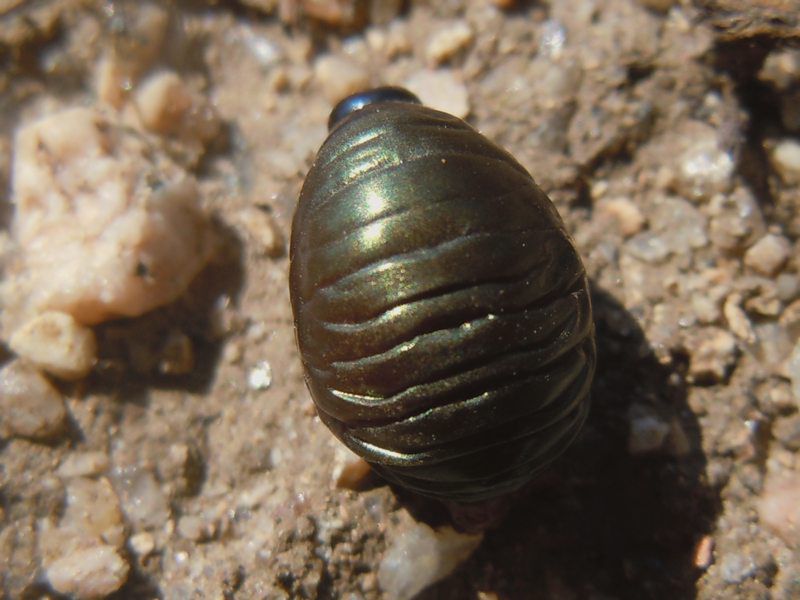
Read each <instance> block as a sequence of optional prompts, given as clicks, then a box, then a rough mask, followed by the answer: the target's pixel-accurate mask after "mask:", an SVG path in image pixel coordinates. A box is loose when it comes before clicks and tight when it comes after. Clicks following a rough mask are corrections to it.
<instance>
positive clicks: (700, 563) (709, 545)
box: [693, 535, 714, 571]
mask: <svg viewBox="0 0 800 600" xmlns="http://www.w3.org/2000/svg"><path fill="white" fill-rule="evenodd" d="M713 560H714V538H712V537H711V536H710V535H704V536H703V537H702V538H700V541H699V542H698V543H697V546H695V549H694V561H693V562H694V566H695V567H697V568H698V569H702V570H704V571H705V570H706V569H708V567H710V566H711V563H712V562H713Z"/></svg>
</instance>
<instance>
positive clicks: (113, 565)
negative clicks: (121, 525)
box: [44, 545, 130, 599]
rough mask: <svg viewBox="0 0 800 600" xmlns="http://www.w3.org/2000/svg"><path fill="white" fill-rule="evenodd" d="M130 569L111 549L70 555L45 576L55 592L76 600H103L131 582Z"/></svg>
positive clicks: (99, 547)
mask: <svg viewBox="0 0 800 600" xmlns="http://www.w3.org/2000/svg"><path fill="white" fill-rule="evenodd" d="M129 571H130V566H129V565H128V563H127V562H125V561H124V560H123V559H122V557H121V556H120V555H119V552H118V551H117V549H116V548H114V547H113V546H110V545H97V546H92V547H90V548H85V549H80V550H77V551H75V552H72V553H70V554H69V555H67V556H64V557H62V558H60V559H58V560H55V561H53V562H51V563H50V564H48V565H47V567H46V568H45V572H44V575H45V577H46V578H47V581H48V582H49V583H50V585H51V586H53V589H54V590H56V591H57V592H59V593H60V594H66V595H69V596H72V597H74V598H79V599H82V598H87V599H88V598H104V597H105V596H108V595H109V594H111V593H113V592H115V591H117V590H118V589H119V588H121V587H122V585H123V584H124V583H125V581H126V580H127V579H128V572H129Z"/></svg>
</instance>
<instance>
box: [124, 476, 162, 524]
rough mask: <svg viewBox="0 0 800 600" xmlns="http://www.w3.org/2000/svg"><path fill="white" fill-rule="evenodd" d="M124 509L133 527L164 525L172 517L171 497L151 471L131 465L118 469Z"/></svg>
mask: <svg viewBox="0 0 800 600" xmlns="http://www.w3.org/2000/svg"><path fill="white" fill-rule="evenodd" d="M115 476H116V477H115V481H116V484H117V489H118V490H119V495H120V500H121V503H122V509H123V511H125V516H126V517H127V518H128V520H129V521H130V523H131V524H132V525H133V527H134V529H137V530H140V529H152V530H155V529H161V528H162V527H164V524H165V523H166V522H167V521H168V520H169V517H170V507H169V501H168V499H167V497H166V495H165V494H164V491H163V490H162V489H161V486H160V485H159V483H158V481H156V478H155V476H154V475H153V473H152V472H150V471H149V470H147V469H143V468H140V467H136V466H134V467H128V468H125V469H120V470H118V471H117V472H116V473H115Z"/></svg>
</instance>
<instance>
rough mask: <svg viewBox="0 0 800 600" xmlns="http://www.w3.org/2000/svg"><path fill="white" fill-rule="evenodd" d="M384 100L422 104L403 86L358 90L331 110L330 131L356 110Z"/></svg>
mask: <svg viewBox="0 0 800 600" xmlns="http://www.w3.org/2000/svg"><path fill="white" fill-rule="evenodd" d="M383 102H410V103H411V104H422V103H421V102H420V101H419V98H417V97H416V96H415V95H414V94H412V93H411V92H409V91H408V90H406V89H403V88H401V87H390V86H389V87H379V88H375V89H372V90H367V91H365V92H358V93H357V94H353V95H351V96H348V97H347V98H345V99H344V100H342V101H341V102H339V104H337V105H336V106H335V107H334V109H333V110H332V111H331V116H330V117H328V131H333V129H334V127H336V126H337V125H338V124H339V123H341V122H342V121H343V120H344V119H345V118H347V117H349V116H350V115H351V114H353V113H354V112H356V111H358V110H361V109H362V108H364V107H365V106H369V105H370V104H379V103H383Z"/></svg>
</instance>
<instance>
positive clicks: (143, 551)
mask: <svg viewBox="0 0 800 600" xmlns="http://www.w3.org/2000/svg"><path fill="white" fill-rule="evenodd" d="M128 544H129V545H130V547H131V550H133V552H134V553H135V554H136V555H137V556H138V557H139V558H144V557H146V556H148V555H149V554H150V553H152V552H153V550H155V547H156V541H155V538H154V537H153V535H152V534H150V533H148V532H147V531H143V532H141V533H137V534H135V535H132V536H131V537H130V539H129V540H128Z"/></svg>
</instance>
